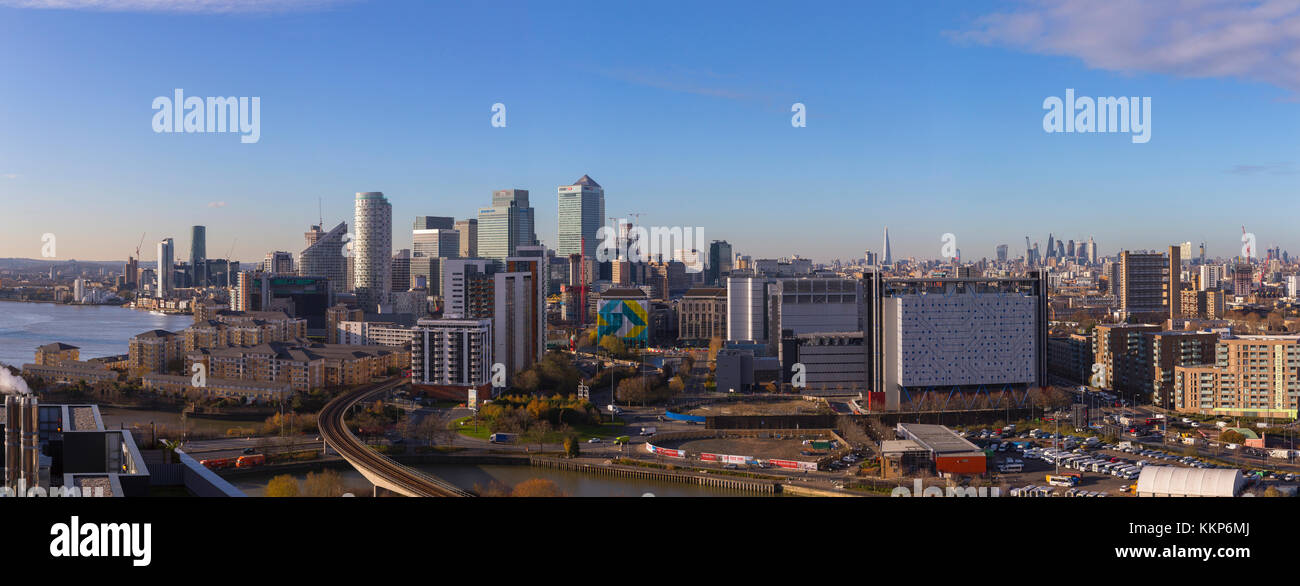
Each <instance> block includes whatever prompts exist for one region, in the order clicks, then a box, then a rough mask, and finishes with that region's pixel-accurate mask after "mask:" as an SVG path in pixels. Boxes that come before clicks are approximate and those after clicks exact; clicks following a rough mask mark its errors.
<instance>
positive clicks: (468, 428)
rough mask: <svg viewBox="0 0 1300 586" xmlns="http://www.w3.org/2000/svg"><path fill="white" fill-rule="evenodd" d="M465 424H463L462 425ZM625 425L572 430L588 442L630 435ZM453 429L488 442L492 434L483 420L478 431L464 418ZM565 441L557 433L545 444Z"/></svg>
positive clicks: (469, 418) (584, 427) (455, 423)
mask: <svg viewBox="0 0 1300 586" xmlns="http://www.w3.org/2000/svg"><path fill="white" fill-rule="evenodd" d="M462 422H463V424H462ZM623 426H624V423H623V420H621V419H616V420H614V422H613V423H610V422H602V423H601V424H599V425H575V426H572V427H571V429H572V430H573V431H574V432H575V433H577V434H578V437H579V439H581V440H582V441H584V442H585V441H587V440H588V439H591V438H593V437H598V438H601V439H613V438H616V437H618V436H620V435H628V434H627V433H626V432H625V430H624V429H623ZM451 428H452V429H455V430H456V431H457V432H459V433H460V434H461V435H463V436H465V437H472V438H475V439H481V440H486V439H488V436H490V435H492V432H491V431H490V430H489V429H488V426H487V422H485V421H483V420H482V419H480V420H479V422H478V431H475V430H474V418H473V417H472V416H470V417H462V418H460V419H457V420H455V421H452V422H451ZM562 441H564V433H563V432H559V431H555V432H551V433H548V434H546V439H545V443H550V444H558V443H560V442H562Z"/></svg>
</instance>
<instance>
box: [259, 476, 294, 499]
mask: <svg viewBox="0 0 1300 586" xmlns="http://www.w3.org/2000/svg"><path fill="white" fill-rule="evenodd" d="M266 496H269V497H295V496H298V481H297V480H296V479H294V477H292V476H289V475H288V474H281V475H279V476H276V477H275V478H272V479H271V481H270V482H268V483H266Z"/></svg>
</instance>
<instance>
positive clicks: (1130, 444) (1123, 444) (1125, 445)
mask: <svg viewBox="0 0 1300 586" xmlns="http://www.w3.org/2000/svg"><path fill="white" fill-rule="evenodd" d="M1132 447H1133V442H1131V441H1128V440H1124V441H1122V442H1120V443H1119V449H1121V450H1124V449H1128V448H1132Z"/></svg>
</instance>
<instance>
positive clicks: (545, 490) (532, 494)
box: [510, 478, 565, 498]
mask: <svg viewBox="0 0 1300 586" xmlns="http://www.w3.org/2000/svg"><path fill="white" fill-rule="evenodd" d="M510 496H512V497H523V498H555V497H562V496H565V494H564V492H563V491H561V490H560V487H559V485H557V484H555V483H554V482H552V481H550V480H547V479H545V478H529V479H528V480H525V481H523V482H520V483H519V484H517V485H515V488H514V490H512V491H510Z"/></svg>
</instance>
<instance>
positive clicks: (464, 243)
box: [456, 218, 478, 258]
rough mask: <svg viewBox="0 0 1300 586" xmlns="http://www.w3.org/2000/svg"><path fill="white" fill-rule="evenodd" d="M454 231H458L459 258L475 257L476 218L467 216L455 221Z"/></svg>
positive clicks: (476, 250) (476, 247) (476, 241)
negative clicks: (464, 218) (467, 217)
mask: <svg viewBox="0 0 1300 586" xmlns="http://www.w3.org/2000/svg"><path fill="white" fill-rule="evenodd" d="M456 231H457V232H459V233H460V247H459V253H460V254H459V256H460V257H461V258H477V257H478V220H476V219H474V218H469V219H467V220H461V221H459V222H456Z"/></svg>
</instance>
